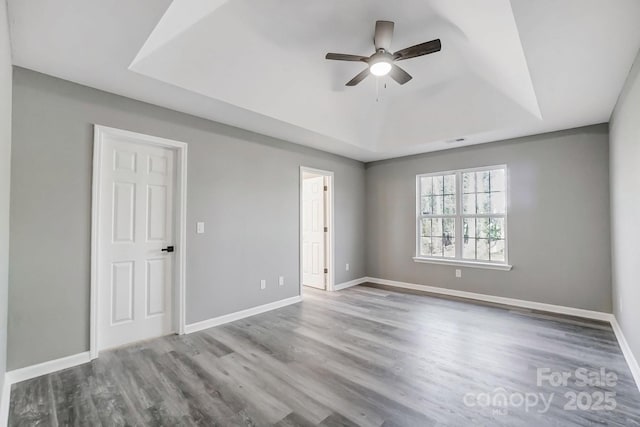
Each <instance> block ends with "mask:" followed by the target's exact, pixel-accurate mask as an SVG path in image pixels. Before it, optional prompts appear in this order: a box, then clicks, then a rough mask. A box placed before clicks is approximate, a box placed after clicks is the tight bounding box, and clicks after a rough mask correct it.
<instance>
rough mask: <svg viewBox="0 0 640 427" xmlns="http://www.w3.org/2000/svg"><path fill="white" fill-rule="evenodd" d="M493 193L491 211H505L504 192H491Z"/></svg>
mask: <svg viewBox="0 0 640 427" xmlns="http://www.w3.org/2000/svg"><path fill="white" fill-rule="evenodd" d="M490 194H491V213H496V214H502V213H504V205H505V200H504V199H505V197H504V196H505V194H504V193H503V192H497V193H490Z"/></svg>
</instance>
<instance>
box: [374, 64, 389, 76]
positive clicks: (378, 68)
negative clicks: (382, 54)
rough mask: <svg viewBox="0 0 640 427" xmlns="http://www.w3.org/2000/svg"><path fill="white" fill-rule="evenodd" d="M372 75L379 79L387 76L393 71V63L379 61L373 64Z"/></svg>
mask: <svg viewBox="0 0 640 427" xmlns="http://www.w3.org/2000/svg"><path fill="white" fill-rule="evenodd" d="M369 71H371V74H373V75H374V76H377V77H382V76H386V75H387V74H389V71H391V63H390V62H387V61H379V62H375V63H373V64H371V66H370V67H369Z"/></svg>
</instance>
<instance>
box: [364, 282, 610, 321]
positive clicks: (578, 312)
mask: <svg viewBox="0 0 640 427" xmlns="http://www.w3.org/2000/svg"><path fill="white" fill-rule="evenodd" d="M366 279H367V280H366V281H367V282H371V283H377V284H378V285H387V286H394V287H396V288H404V289H413V290H417V291H424V292H429V293H432V294H440V295H448V296H453V297H459V298H467V299H472V300H477V301H485V302H491V303H494V304H504V305H510V306H513V307H521V308H528V309H531V310H540V311H548V312H550V313H558V314H565V315H567V316H576V317H584V318H586V319H593V320H602V321H605V322H610V321H611V319H612V318H613V314H611V313H604V312H601V311H592V310H584V309H582V308H573V307H565V306H562V305H554V304H546V303H542V302H533V301H526V300H521V299H514V298H506V297H498V296H494V295H487V294H477V293H475V292H467V291H458V290H455V289H447V288H439V287H436V286H427V285H417V284H415V283H405V282H397V281H395V280H387V279H378V278H375V277H367V278H366Z"/></svg>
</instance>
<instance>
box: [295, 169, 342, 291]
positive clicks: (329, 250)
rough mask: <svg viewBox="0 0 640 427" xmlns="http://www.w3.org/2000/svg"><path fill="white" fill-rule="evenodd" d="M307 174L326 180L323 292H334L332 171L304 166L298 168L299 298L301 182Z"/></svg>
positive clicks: (301, 268)
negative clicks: (326, 271) (324, 275)
mask: <svg viewBox="0 0 640 427" xmlns="http://www.w3.org/2000/svg"><path fill="white" fill-rule="evenodd" d="M305 172H308V173H312V174H315V175H321V176H323V177H325V178H327V193H328V194H327V200H326V202H327V206H326V207H325V211H327V212H328V213H329V215H328V218H325V220H326V222H327V227H329V233H327V241H326V245H325V246H326V247H325V254H326V257H325V264H326V268H327V269H328V270H329V274H328V275H327V281H326V284H325V290H326V291H330V292H332V291H334V290H335V279H336V271H335V270H336V269H335V251H334V242H335V235H336V231H335V221H334V194H333V189H334V174H333V172H332V171H326V170H322V169H315V168H310V167H306V166H300V200H299V205H300V212H299V214H300V227H299V233H300V246H299V248H300V250H299V254H298V255H299V258H300V260H299V261H300V296H301V297H302V296H303V295H302V286H303V285H302V282H303V268H304V266H303V256H302V255H303V254H302V248H303V246H302V245H303V241H302V233H303V229H302V226H303V224H302V220H303V212H302V198H303V188H302V182H303V180H304V173H305Z"/></svg>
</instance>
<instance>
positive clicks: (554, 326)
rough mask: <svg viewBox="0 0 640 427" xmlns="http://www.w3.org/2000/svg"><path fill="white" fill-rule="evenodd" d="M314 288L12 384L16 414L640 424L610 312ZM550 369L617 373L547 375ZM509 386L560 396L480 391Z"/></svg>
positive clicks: (52, 419) (50, 418)
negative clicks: (569, 377)
mask: <svg viewBox="0 0 640 427" xmlns="http://www.w3.org/2000/svg"><path fill="white" fill-rule="evenodd" d="M304 297H305V298H304V301H303V302H302V303H300V304H295V305H290V306H287V307H284V308H281V309H278V310H274V311H271V312H267V313H263V314H260V315H257V316H253V317H250V318H246V319H242V320H239V321H236V322H233V323H229V324H225V325H221V326H219V327H216V328H211V329H208V330H206V331H201V332H198V333H194V334H191V335H186V336H168V337H163V338H159V339H155V340H149V341H145V342H141V343H137V344H134V345H131V346H128V347H122V348H118V349H115V350H111V351H106V352H103V353H101V355H100V358H99V359H97V360H94V361H92V362H91V363H88V364H84V365H81V366H77V367H74V368H70V369H67V370H64V371H61V372H56V373H53V374H49V375H45V376H42V377H39V378H34V379H32V380H28V381H24V382H22V383H19V384H15V385H14V386H13V388H12V393H11V403H10V419H9V425H10V426H34V425H36V426H87V425H88V426H121V425H122V426H124V425H135V426H164V425H166V426H194V425H195V426H197V425H200V426H215V425H218V426H274V425H275V426H280V427H285V426H311V425H319V426H325V427H328V426H356V425H357V426H366V427H380V426H386V427H393V426H420V427H424V426H430V425H455V426H465V425H472V426H476V425H478V426H485V425H499V426H545V425H556V426H584V425H611V426H633V425H636V426H640V392H639V391H638V389H637V386H636V384H635V382H634V381H633V377H632V375H631V372H630V371H629V368H628V366H627V365H626V361H625V359H624V356H623V355H622V352H621V350H620V347H619V345H618V342H617V340H616V338H615V335H614V333H613V331H612V330H611V327H610V326H609V325H608V324H606V323H603V322H599V321H591V320H586V319H578V318H575V317H569V316H556V315H553V314H549V313H542V312H538V311H534V310H525V309H514V308H511V307H505V306H501V305H499V304H479V303H471V302H469V301H466V300H462V299H459V298H443V297H441V296H434V295H429V294H425V293H420V292H414V291H407V292H404V291H403V292H399V291H397V290H395V289H392V288H388V287H380V286H368V285H361V286H356V287H352V288H349V289H345V290H343V291H340V292H335V293H328V292H323V291H319V290H314V289H305V295H304ZM540 368H548V369H549V370H550V371H553V372H559V373H562V372H570V373H575V370H576V369H578V368H583V369H587V370H588V371H589V372H596V371H598V370H600V369H605V370H606V371H609V372H613V373H615V374H616V376H617V381H616V383H615V385H606V384H605V385H602V384H600V385H594V386H584V387H581V386H579V385H577V384H576V383H575V381H574V382H569V383H568V384H566V385H560V386H557V387H555V386H552V385H550V384H549V383H548V382H546V383H543V384H541V385H538V384H537V375H538V369H540ZM585 392H586V393H587V394H588V395H589V396H587V397H589V399H593V396H596V394H597V393H605V392H608V393H615V394H614V398H615V403H616V407H615V408H614V409H611V410H595V409H580V408H577V409H575V410H570V409H567V407H566V404H567V401H568V398H567V397H566V395H567V393H574V394H576V395H580V394H581V393H582V394H583V395H582V398H583V400H584V399H586V397H585V396H584V393H585ZM501 393H502V395H504V396H515V395H521V396H525V395H526V394H527V393H528V394H537V395H542V396H543V397H546V398H549V397H552V398H551V400H550V401H549V405H548V407H544V406H542V405H541V404H538V405H537V406H535V407H532V408H525V406H524V405H515V404H508V405H506V406H500V405H497V406H496V405H493V404H488V405H481V404H479V403H478V402H480V400H478V398H479V396H483V395H486V396H489V398H495V397H496V396H498V397H499V396H500V395H501ZM594 393H595V394H594ZM469 398H472V399H476V400H473V401H472V402H471V403H472V404H469V400H468V399H469ZM528 398H532V396H531V395H529V396H528ZM465 399H467V400H465ZM496 402H498V403H499V401H496ZM490 403H491V402H490ZM541 409H544V410H541Z"/></svg>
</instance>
